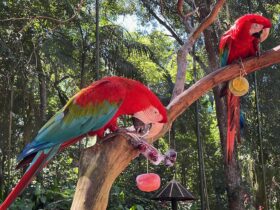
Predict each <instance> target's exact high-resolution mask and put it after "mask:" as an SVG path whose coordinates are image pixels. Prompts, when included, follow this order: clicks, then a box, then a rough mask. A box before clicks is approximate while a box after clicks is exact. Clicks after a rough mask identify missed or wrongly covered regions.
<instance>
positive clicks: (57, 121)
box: [0, 77, 167, 210]
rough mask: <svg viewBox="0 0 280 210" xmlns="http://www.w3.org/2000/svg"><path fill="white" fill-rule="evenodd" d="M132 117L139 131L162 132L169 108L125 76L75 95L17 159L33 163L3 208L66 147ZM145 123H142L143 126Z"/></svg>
mask: <svg viewBox="0 0 280 210" xmlns="http://www.w3.org/2000/svg"><path fill="white" fill-rule="evenodd" d="M120 115H132V116H133V117H134V118H135V119H137V120H134V121H135V122H136V124H137V125H136V126H135V127H136V129H137V130H139V129H140V130H141V126H142V127H143V126H144V127H143V128H145V125H148V124H149V126H151V131H152V130H153V128H156V129H160V128H161V126H160V125H163V123H166V122H167V114H166V109H165V107H164V106H163V105H162V103H161V102H160V101H159V99H158V98H157V97H156V96H155V95H154V94H153V93H152V92H151V91H150V90H149V89H148V88H147V87H145V86H144V85H143V84H141V83H140V82H137V81H135V80H131V79H126V78H122V77H107V78H103V79H101V80H99V81H96V82H94V83H92V84H91V85H90V86H88V87H87V88H84V89H82V90H81V91H80V92H78V93H77V94H76V95H75V96H73V97H72V98H71V99H70V100H69V101H68V103H67V104H66V105H65V106H64V107H63V108H62V109H61V110H60V111H58V112H57V113H56V114H55V115H54V116H53V117H52V118H51V119H50V120H49V121H48V122H47V123H46V124H45V125H44V126H43V127H42V128H41V129H40V130H39V132H38V134H37V136H36V137H35V138H34V139H33V141H32V142H31V143H29V144H28V145H27V146H26V147H25V148H24V150H23V151H22V153H21V154H20V155H19V156H18V161H20V162H19V165H18V166H19V167H21V166H23V165H26V164H28V163H30V165H29V167H28V169H27V170H26V172H25V174H24V175H23V177H22V178H21V179H20V181H19V182H18V183H17V185H16V186H15V187H14V188H13V190H12V191H11V193H10V194H9V195H8V197H7V198H6V199H5V201H4V202H3V203H2V205H1V206H0V210H6V209H7V208H8V207H9V206H10V205H11V204H12V202H13V201H14V200H15V198H16V197H17V196H18V195H19V194H20V193H21V192H22V191H23V189H24V188H25V187H27V185H28V184H29V183H30V182H31V180H32V178H33V177H34V176H35V175H36V174H37V173H38V172H39V171H40V170H41V169H42V168H43V167H44V166H45V165H46V164H47V163H48V162H49V161H50V160H51V159H52V158H53V157H54V155H55V154H56V153H57V152H59V151H60V150H62V149H63V148H65V147H67V146H69V145H71V144H73V143H75V142H77V141H79V140H81V139H82V138H83V137H84V136H86V135H99V136H101V135H103V133H104V131H105V130H106V129H110V130H111V131H116V130H117V129H118V127H117V118H118V117H119V116H120ZM140 122H141V123H142V124H141V123H140ZM154 132H155V131H154Z"/></svg>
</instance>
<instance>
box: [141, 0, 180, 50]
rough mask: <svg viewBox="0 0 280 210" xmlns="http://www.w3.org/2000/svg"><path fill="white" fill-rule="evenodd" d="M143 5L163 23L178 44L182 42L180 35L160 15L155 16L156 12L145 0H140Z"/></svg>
mask: <svg viewBox="0 0 280 210" xmlns="http://www.w3.org/2000/svg"><path fill="white" fill-rule="evenodd" d="M142 2H143V5H144V6H145V7H146V9H147V10H148V12H149V13H150V14H152V15H153V17H154V18H155V19H156V20H157V21H158V22H159V23H160V24H161V25H163V26H164V27H165V28H166V29H167V30H168V31H169V32H170V33H171V34H172V36H173V38H174V39H176V41H177V42H178V43H179V44H180V45H183V44H184V42H183V41H182V40H181V39H180V37H179V36H178V35H177V34H176V32H175V31H174V30H173V29H172V28H171V26H169V25H168V24H167V23H166V22H164V21H163V20H162V19H161V18H160V17H158V16H157V14H156V13H155V12H154V11H153V10H152V9H151V7H150V6H149V5H148V3H147V2H146V1H145V0H142Z"/></svg>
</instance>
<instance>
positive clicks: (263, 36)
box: [260, 28, 270, 42]
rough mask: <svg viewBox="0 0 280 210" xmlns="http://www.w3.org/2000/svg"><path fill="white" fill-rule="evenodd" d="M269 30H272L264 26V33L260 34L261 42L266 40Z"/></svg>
mask: <svg viewBox="0 0 280 210" xmlns="http://www.w3.org/2000/svg"><path fill="white" fill-rule="evenodd" d="M269 31H270V28H264V29H263V30H262V33H261V35H260V42H263V41H264V40H266V39H267V37H268V35H269Z"/></svg>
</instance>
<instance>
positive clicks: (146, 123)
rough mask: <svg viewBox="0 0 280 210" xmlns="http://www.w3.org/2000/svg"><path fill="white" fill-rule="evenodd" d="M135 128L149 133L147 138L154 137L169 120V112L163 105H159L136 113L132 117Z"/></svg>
mask: <svg viewBox="0 0 280 210" xmlns="http://www.w3.org/2000/svg"><path fill="white" fill-rule="evenodd" d="M132 120H133V125H134V128H135V129H136V131H137V132H140V133H147V134H148V135H146V137H147V138H149V137H150V138H152V137H153V136H155V135H156V134H158V133H159V131H160V130H161V129H162V127H163V125H164V124H165V123H166V122H167V113H166V109H165V108H164V107H163V105H161V106H159V107H157V108H156V107H154V106H149V107H147V108H146V109H144V110H142V111H139V112H137V113H135V114H134V115H133V117H132Z"/></svg>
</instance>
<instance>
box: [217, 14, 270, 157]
mask: <svg viewBox="0 0 280 210" xmlns="http://www.w3.org/2000/svg"><path fill="white" fill-rule="evenodd" d="M271 26H272V25H271V22H270V20H269V19H267V18H265V17H263V16H261V15H258V14H247V15H244V16H242V17H240V18H238V19H237V20H236V21H235V23H234V25H233V26H231V28H230V29H229V30H228V31H226V32H225V33H224V34H223V36H222V37H221V40H220V44H219V51H220V61H221V66H226V65H228V64H231V63H232V62H234V61H238V60H241V62H242V59H244V58H247V57H250V56H256V55H259V43H261V42H263V41H264V40H265V39H266V38H267V37H268V34H269V30H270V28H271ZM244 71H245V70H244ZM226 94H227V145H226V148H227V149H226V158H227V160H228V162H229V161H230V160H231V159H232V154H233V150H234V140H235V137H236V136H237V139H238V140H239V141H240V97H239V96H235V95H234V94H233V93H232V92H231V91H230V90H229V89H228V88H227V93H226Z"/></svg>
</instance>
